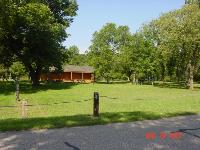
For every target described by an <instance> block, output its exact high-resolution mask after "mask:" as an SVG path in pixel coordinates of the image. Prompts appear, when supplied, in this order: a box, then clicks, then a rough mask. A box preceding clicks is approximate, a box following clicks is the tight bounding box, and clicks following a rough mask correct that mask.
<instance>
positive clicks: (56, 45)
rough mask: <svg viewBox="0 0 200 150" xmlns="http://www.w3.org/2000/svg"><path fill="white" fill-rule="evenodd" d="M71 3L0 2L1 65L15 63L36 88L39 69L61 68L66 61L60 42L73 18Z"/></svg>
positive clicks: (41, 0) (69, 0)
mask: <svg viewBox="0 0 200 150" xmlns="http://www.w3.org/2000/svg"><path fill="white" fill-rule="evenodd" d="M76 10H77V4H76V1H72V0H55V1H51V0H47V1H46V0H45V1H44V0H27V1H15V0H2V1H1V2H0V32H1V33H2V34H1V36H0V56H1V58H2V63H4V64H7V65H9V64H12V62H13V61H15V60H17V61H20V62H22V63H23V64H24V66H25V68H26V69H27V70H28V72H29V76H30V77H31V81H32V84H33V86H36V85H38V83H39V82H38V81H39V76H40V73H41V71H42V69H43V68H45V67H49V66H61V65H62V63H63V62H64V60H65V59H66V55H65V54H66V53H65V52H64V47H63V46H62V42H63V41H64V40H65V39H66V38H67V36H68V35H67V33H66V31H65V29H66V28H67V27H69V25H70V23H71V22H72V20H73V19H72V17H73V16H75V15H76Z"/></svg>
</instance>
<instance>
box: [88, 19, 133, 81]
mask: <svg viewBox="0 0 200 150" xmlns="http://www.w3.org/2000/svg"><path fill="white" fill-rule="evenodd" d="M127 34H129V29H128V27H127V26H119V27H117V25H116V24H114V23H108V24H106V25H105V26H103V28H102V29H101V30H100V31H97V32H95V33H94V34H93V39H92V45H91V46H90V48H89V52H88V59H89V64H90V65H92V66H94V67H95V69H96V77H97V78H98V77H103V78H104V79H105V80H106V82H107V83H109V82H110V80H112V79H114V78H116V77H117V76H118V71H117V70H118V69H119V68H118V64H119V62H118V61H117V60H118V57H119V53H120V49H121V48H122V47H123V45H124V44H125V42H126V41H127V38H126V36H127Z"/></svg>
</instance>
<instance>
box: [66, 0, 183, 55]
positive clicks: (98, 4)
mask: <svg viewBox="0 0 200 150" xmlns="http://www.w3.org/2000/svg"><path fill="white" fill-rule="evenodd" d="M184 1H185V0H77V2H78V5H79V10H78V15H77V16H76V17H75V18H74V22H73V23H72V24H71V26H70V28H69V29H67V33H69V34H70V35H71V36H70V37H68V38H67V39H66V41H65V42H64V45H65V46H67V47H69V46H71V45H76V46H78V47H79V49H80V52H81V53H84V52H85V51H86V50H87V49H88V47H89V46H90V44H91V39H92V34H93V33H94V32H95V31H98V30H99V29H101V28H102V26H103V25H105V24H106V23H108V22H113V23H116V24H117V25H127V26H129V28H130V30H131V32H135V31H136V30H138V29H139V28H140V27H141V26H142V24H144V23H148V22H149V21H151V20H152V19H155V18H157V17H159V16H160V15H161V14H162V13H165V12H168V11H170V10H174V9H178V8H181V6H182V5H183V4H184Z"/></svg>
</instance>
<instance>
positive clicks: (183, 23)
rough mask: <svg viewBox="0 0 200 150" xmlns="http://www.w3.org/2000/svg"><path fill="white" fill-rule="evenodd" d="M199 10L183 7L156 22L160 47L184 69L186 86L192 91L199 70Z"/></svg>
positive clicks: (192, 6)
mask: <svg viewBox="0 0 200 150" xmlns="http://www.w3.org/2000/svg"><path fill="white" fill-rule="evenodd" d="M199 20H200V9H199V7H198V6H197V5H188V6H184V7H183V8H182V9H180V10H177V11H173V12H170V13H167V14H164V15H163V16H161V17H160V18H159V19H158V21H157V25H158V30H159V34H160V35H161V37H162V40H161V41H162V42H161V44H160V45H161V46H165V47H166V48H167V49H168V53H169V54H170V56H172V55H174V56H176V57H177V59H178V60H179V64H180V62H181V63H182V69H185V72H186V79H187V85H188V87H189V88H190V89H193V78H194V74H195V73H196V72H197V70H198V68H199V60H200V48H199V40H200V28H199V25H198V24H199Z"/></svg>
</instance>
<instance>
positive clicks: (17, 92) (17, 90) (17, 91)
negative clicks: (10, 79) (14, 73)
mask: <svg viewBox="0 0 200 150" xmlns="http://www.w3.org/2000/svg"><path fill="white" fill-rule="evenodd" d="M15 84H16V102H17V101H20V99H19V78H18V77H17V78H16V80H15Z"/></svg>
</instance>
